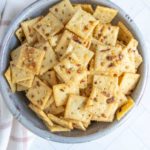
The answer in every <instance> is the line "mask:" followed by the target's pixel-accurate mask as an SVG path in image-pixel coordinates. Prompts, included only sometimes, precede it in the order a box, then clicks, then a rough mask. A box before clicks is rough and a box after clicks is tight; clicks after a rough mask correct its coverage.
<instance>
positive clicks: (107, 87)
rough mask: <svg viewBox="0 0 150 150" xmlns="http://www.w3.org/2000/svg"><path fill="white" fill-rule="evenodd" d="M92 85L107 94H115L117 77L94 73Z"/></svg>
mask: <svg viewBox="0 0 150 150" xmlns="http://www.w3.org/2000/svg"><path fill="white" fill-rule="evenodd" d="M93 86H95V87H97V88H98V89H99V90H100V92H103V94H105V95H108V96H111V95H112V96H114V95H116V92H117V90H118V78H117V77H112V76H104V75H94V78H93Z"/></svg>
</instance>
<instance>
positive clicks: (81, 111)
mask: <svg viewBox="0 0 150 150" xmlns="http://www.w3.org/2000/svg"><path fill="white" fill-rule="evenodd" d="M86 101H87V98H86V97H83V96H78V95H73V94H72V95H70V96H69V98H68V102H67V105H66V110H65V115H64V117H65V118H68V119H75V120H79V121H83V122H86V121H87V120H89V118H90V117H91V115H90V113H89V112H88V111H87V110H86V109H85V108H84V106H85V103H86Z"/></svg>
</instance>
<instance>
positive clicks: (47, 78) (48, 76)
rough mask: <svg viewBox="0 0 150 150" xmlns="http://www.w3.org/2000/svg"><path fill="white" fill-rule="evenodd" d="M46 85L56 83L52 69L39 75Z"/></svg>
mask: <svg viewBox="0 0 150 150" xmlns="http://www.w3.org/2000/svg"><path fill="white" fill-rule="evenodd" d="M39 78H40V79H41V80H42V81H43V82H44V83H45V84H47V85H48V86H51V87H52V86H53V85H55V84H57V83H58V81H57V77H56V73H55V71H54V70H51V71H47V72H45V73H44V74H42V75H41V76H40V77H39Z"/></svg>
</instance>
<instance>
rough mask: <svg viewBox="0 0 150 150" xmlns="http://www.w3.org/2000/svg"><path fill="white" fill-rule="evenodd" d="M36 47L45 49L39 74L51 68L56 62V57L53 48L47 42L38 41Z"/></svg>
mask: <svg viewBox="0 0 150 150" xmlns="http://www.w3.org/2000/svg"><path fill="white" fill-rule="evenodd" d="M36 48H38V49H39V50H42V51H45V56H44V58H43V61H42V64H41V68H40V75H42V74H43V73H45V72H47V71H48V70H50V69H52V68H53V67H54V65H56V63H57V58H56V54H55V52H54V50H53V49H52V47H51V46H50V44H49V43H48V42H45V43H40V44H38V45H36Z"/></svg>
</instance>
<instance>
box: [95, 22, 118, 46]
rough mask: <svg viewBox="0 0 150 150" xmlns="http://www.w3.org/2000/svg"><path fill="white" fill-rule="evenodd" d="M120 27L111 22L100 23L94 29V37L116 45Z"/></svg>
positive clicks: (106, 43) (102, 41) (107, 43)
mask: <svg viewBox="0 0 150 150" xmlns="http://www.w3.org/2000/svg"><path fill="white" fill-rule="evenodd" d="M118 33H119V27H117V26H112V25H110V24H99V25H97V26H96V28H95V30H94V37H95V38H96V39H98V40H99V41H100V42H101V43H103V44H105V45H111V46H115V45H116V42H117V38H118Z"/></svg>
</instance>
